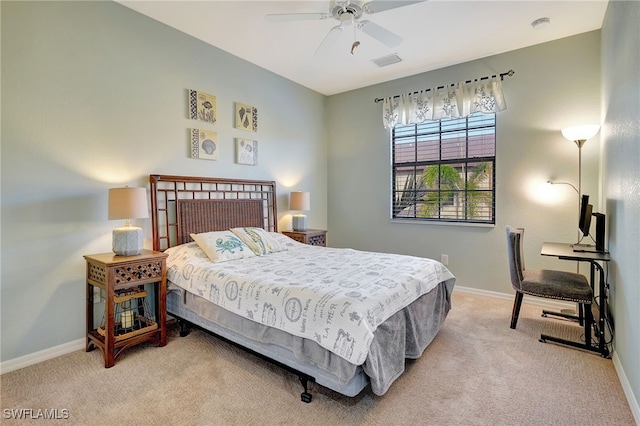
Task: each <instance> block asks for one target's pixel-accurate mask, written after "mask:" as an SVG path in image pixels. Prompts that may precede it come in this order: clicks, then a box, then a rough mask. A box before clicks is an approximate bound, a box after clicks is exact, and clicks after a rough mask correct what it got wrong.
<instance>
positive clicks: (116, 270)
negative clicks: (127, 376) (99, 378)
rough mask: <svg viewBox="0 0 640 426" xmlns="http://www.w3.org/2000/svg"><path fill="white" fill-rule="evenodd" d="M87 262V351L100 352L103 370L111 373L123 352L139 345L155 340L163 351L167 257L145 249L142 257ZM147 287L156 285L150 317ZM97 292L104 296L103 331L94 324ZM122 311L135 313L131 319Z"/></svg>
mask: <svg viewBox="0 0 640 426" xmlns="http://www.w3.org/2000/svg"><path fill="white" fill-rule="evenodd" d="M84 258H85V259H86V261H87V277H86V287H87V288H86V290H87V342H86V351H87V352H89V351H91V350H93V349H95V348H96V347H97V348H99V349H100V351H102V355H103V357H104V366H105V368H109V367H112V366H113V364H114V363H115V360H116V358H117V357H118V356H119V355H120V354H121V353H122V352H124V351H125V350H126V349H128V348H130V347H131V346H134V345H137V344H138V343H142V342H147V341H152V342H156V343H158V345H159V346H164V345H166V344H167V328H166V323H167V299H166V294H167V283H166V279H167V268H166V259H167V255H166V254H164V253H161V252H157V251H151V250H142V253H141V254H139V255H137V256H116V255H115V254H114V253H102V254H92V255H86V256H84ZM145 285H152V286H153V290H154V295H153V296H154V297H153V299H154V303H153V305H154V306H153V308H152V309H149V310H150V311H151V312H147V311H146V310H147V309H148V305H147V306H145V304H146V302H147V301H148V294H147V293H146V291H145ZM94 287H98V288H100V289H101V290H103V291H104V294H105V312H104V322H103V324H101V325H100V326H98V327H95V326H94V323H93V322H94V321H93V316H94V312H93V310H94V309H93V308H94V305H93V290H94ZM116 305H118V306H117V307H116ZM122 306H126V307H127V309H130V310H129V312H128V313H127V314H126V315H125V314H122V313H121V312H119V309H121V307H122ZM145 308H147V309H145ZM117 311H118V312H117ZM116 317H117V318H116Z"/></svg>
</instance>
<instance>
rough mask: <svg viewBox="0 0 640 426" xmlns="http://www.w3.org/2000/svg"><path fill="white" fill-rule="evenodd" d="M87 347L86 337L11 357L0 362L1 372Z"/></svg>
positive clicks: (7, 371)
mask: <svg viewBox="0 0 640 426" xmlns="http://www.w3.org/2000/svg"><path fill="white" fill-rule="evenodd" d="M84 348H85V339H78V340H74V341H73V342H69V343H63V344H62V345H58V346H54V347H53V348H49V349H43V350H41V351H38V352H35V353H32V354H29V355H25V356H21V357H18V358H14V359H10V360H8V361H4V362H2V363H0V374H4V373H9V372H11V371H15V370H19V369H21V368H24V367H28V366H30V365H34V364H37V363H39V362H42V361H47V360H49V359H53V358H57V357H59V356H62V355H66V354H69V353H71V352H75V351H77V350H80V349H84Z"/></svg>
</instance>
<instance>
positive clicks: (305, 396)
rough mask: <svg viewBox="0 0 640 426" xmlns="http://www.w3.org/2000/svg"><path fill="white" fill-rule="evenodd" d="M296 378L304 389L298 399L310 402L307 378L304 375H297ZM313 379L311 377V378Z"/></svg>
mask: <svg viewBox="0 0 640 426" xmlns="http://www.w3.org/2000/svg"><path fill="white" fill-rule="evenodd" d="M298 380H300V383H301V384H302V387H303V388H304V391H303V392H302V393H301V394H300V401H302V402H305V403H307V404H308V403H310V402H311V398H312V396H311V394H310V393H309V383H308V382H309V378H308V377H305V376H299V377H298ZM312 380H313V379H312Z"/></svg>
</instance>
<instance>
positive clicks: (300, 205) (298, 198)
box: [289, 191, 311, 231]
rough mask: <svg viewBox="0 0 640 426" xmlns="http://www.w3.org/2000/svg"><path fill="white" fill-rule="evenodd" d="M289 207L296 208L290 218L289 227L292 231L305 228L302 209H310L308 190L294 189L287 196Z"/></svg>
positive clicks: (305, 219)
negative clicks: (295, 211)
mask: <svg viewBox="0 0 640 426" xmlns="http://www.w3.org/2000/svg"><path fill="white" fill-rule="evenodd" d="M289 209H291V210H297V211H298V213H297V214H294V215H293V216H292V218H291V227H292V228H293V230H294V231H306V230H307V216H305V215H303V214H302V212H303V211H307V210H311V196H310V194H309V193H308V192H303V191H294V192H292V193H291V194H290V196H289Z"/></svg>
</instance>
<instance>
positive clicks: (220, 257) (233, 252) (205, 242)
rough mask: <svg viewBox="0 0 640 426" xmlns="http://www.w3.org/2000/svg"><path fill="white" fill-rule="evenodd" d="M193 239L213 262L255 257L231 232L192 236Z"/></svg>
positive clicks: (205, 233)
mask: <svg viewBox="0 0 640 426" xmlns="http://www.w3.org/2000/svg"><path fill="white" fill-rule="evenodd" d="M191 238H193V240H194V241H195V242H196V243H198V246H200V248H201V249H202V250H203V251H204V252H205V253H206V254H207V256H209V259H211V261H212V262H225V261H227V260H233V259H242V258H245V257H252V256H255V254H254V253H253V251H251V249H250V248H249V247H247V245H246V244H244V243H243V242H242V241H240V239H239V238H238V237H236V236H235V235H234V234H233V233H232V232H229V231H216V232H204V233H202V234H191Z"/></svg>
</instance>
